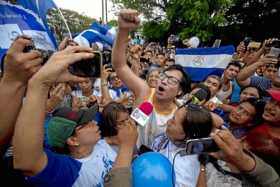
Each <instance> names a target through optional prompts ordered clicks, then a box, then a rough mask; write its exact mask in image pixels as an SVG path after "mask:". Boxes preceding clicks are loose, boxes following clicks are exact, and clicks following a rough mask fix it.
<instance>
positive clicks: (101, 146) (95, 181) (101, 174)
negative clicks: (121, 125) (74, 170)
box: [73, 139, 117, 187]
mask: <svg viewBox="0 0 280 187" xmlns="http://www.w3.org/2000/svg"><path fill="white" fill-rule="evenodd" d="M116 157H117V152H116V151H115V150H114V148H113V147H111V146H110V145H109V144H108V143H107V142H106V141H105V140H104V139H102V140H99V141H98V142H97V144H96V145H95V146H94V150H93V152H92V153H91V154H90V155H89V156H88V157H86V158H83V159H77V160H78V161H79V162H81V163H82V167H81V170H80V173H79V177H78V179H77V180H76V181H75V183H74V185H73V187H84V186H96V187H101V186H103V183H104V181H103V180H104V178H105V176H106V175H107V174H108V173H109V171H110V170H111V169H112V167H113V163H114V161H115V159H116Z"/></svg>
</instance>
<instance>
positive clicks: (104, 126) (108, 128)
mask: <svg viewBox="0 0 280 187" xmlns="http://www.w3.org/2000/svg"><path fill="white" fill-rule="evenodd" d="M120 112H127V113H128V110H127V109H126V108H125V106H124V105H122V104H121V103H117V102H114V101H113V102H111V103H109V104H107V105H106V106H105V107H104V109H103V111H102V121H101V124H100V131H101V136H102V137H110V136H116V135H117V134H118V130H117V124H116V121H117V119H118V114H119V113H120Z"/></svg>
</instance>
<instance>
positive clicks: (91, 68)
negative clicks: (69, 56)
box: [69, 51, 103, 77]
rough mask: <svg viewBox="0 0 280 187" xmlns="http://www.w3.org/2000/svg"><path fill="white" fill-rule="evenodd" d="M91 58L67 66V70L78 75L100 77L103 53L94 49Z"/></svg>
mask: <svg viewBox="0 0 280 187" xmlns="http://www.w3.org/2000/svg"><path fill="white" fill-rule="evenodd" d="M93 53H94V57H93V58H92V59H87V60H82V61H79V62H76V63H74V64H72V65H70V66H69V72H70V73H71V74H73V75H77V76H79V77H100V74H101V67H102V62H103V55H102V53H101V52H100V51H94V52H93Z"/></svg>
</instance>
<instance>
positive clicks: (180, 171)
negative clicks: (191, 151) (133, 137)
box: [152, 134, 200, 187]
mask: <svg viewBox="0 0 280 187" xmlns="http://www.w3.org/2000/svg"><path fill="white" fill-rule="evenodd" d="M152 149H153V150H154V151H157V152H159V153H161V154H163V155H164V156H166V157H167V158H168V160H169V161H170V162H171V164H172V165H174V171H175V179H176V183H175V186H176V187H196V185H197V180H198V176H199V173H200V163H199V161H198V156H197V155H187V156H180V154H177V155H176V158H175V160H174V163H173V159H174V156H175V154H176V153H177V152H178V151H179V150H180V149H181V148H178V147H177V146H176V145H174V144H173V143H172V142H171V141H170V140H168V138H167V136H166V135H164V134H162V135H160V136H158V137H157V138H156V139H155V141H154V143H153V146H152Z"/></svg>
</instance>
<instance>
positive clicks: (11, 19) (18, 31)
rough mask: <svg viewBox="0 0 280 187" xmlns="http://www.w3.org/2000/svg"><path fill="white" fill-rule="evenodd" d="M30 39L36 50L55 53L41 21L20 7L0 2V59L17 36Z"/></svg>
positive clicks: (32, 13)
mask: <svg viewBox="0 0 280 187" xmlns="http://www.w3.org/2000/svg"><path fill="white" fill-rule="evenodd" d="M23 34H25V35H28V36H30V37H32V39H33V41H34V44H35V46H36V47H37V48H40V49H44V50H51V51H55V45H54V43H53V42H52V40H51V39H50V37H49V35H48V33H47V31H46V27H45V25H44V23H43V22H42V20H41V19H40V18H39V17H38V16H37V15H36V14H35V13H34V12H32V11H30V10H27V9H25V8H23V7H21V6H18V5H13V4H10V3H7V2H4V1H0V38H1V39H0V52H1V54H2V55H1V54H0V57H1V56H3V54H5V52H6V50H7V49H9V47H10V46H11V44H12V43H13V41H14V40H15V39H16V37H17V36H19V35H23Z"/></svg>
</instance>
